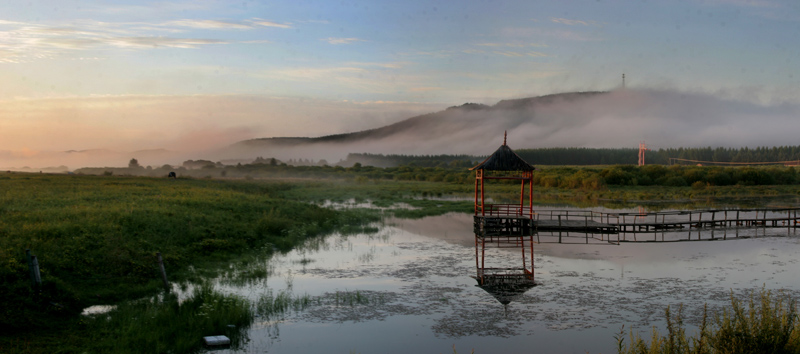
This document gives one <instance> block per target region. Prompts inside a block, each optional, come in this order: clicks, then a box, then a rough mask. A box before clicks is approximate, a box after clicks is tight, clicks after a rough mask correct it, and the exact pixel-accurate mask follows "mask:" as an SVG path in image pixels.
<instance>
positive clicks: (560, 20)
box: [550, 17, 594, 26]
mask: <svg viewBox="0 0 800 354" xmlns="http://www.w3.org/2000/svg"><path fill="white" fill-rule="evenodd" d="M550 21H553V22H555V23H560V24H562V25H567V26H590V25H592V24H594V22H587V21H581V20H569V19H566V18H558V17H551V18H550Z"/></svg>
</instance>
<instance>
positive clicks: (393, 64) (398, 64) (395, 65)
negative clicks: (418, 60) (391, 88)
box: [345, 61, 408, 69]
mask: <svg viewBox="0 0 800 354" xmlns="http://www.w3.org/2000/svg"><path fill="white" fill-rule="evenodd" d="M345 65H352V66H366V67H370V66H371V67H380V68H385V69H400V68H402V67H404V66H406V65H408V62H389V63H380V62H375V63H372V62H358V61H353V62H348V63H345Z"/></svg>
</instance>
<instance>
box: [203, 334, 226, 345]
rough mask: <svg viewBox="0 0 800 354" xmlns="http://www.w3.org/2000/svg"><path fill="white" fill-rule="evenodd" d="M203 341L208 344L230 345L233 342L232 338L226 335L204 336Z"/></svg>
mask: <svg viewBox="0 0 800 354" xmlns="http://www.w3.org/2000/svg"><path fill="white" fill-rule="evenodd" d="M203 342H205V343H206V345H208V346H218V345H228V344H231V340H230V338H228V337H226V336H208V337H203Z"/></svg>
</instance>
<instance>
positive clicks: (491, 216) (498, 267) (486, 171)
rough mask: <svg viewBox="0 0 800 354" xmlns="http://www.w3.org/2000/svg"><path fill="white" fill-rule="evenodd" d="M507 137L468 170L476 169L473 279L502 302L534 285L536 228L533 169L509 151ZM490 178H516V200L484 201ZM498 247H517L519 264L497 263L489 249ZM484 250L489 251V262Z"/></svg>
mask: <svg viewBox="0 0 800 354" xmlns="http://www.w3.org/2000/svg"><path fill="white" fill-rule="evenodd" d="M506 139H507V136H504V137H503V145H502V146H500V148H498V149H497V151H495V152H494V153H493V154H492V155H491V156H489V157H488V158H487V159H486V160H484V161H483V162H481V163H480V164H478V165H477V166H475V167H473V168H471V169H470V170H471V171H475V215H474V217H473V218H474V232H475V268H476V270H477V274H476V276H475V279H476V280H477V281H478V286H479V287H480V288H482V289H484V290H486V291H487V292H488V293H489V294H491V295H492V296H494V297H495V298H496V299H497V300H498V301H500V303H502V304H503V305H507V304H508V303H510V302H511V301H512V300H514V299H516V298H517V297H519V296H520V295H522V294H523V293H524V292H525V291H527V290H529V289H530V288H532V287H534V286H535V285H536V283H535V282H534V274H533V271H534V267H533V235H534V233H535V232H536V230H535V227H534V223H533V215H534V214H533V200H532V193H533V171H534V170H535V168H534V167H533V166H531V165H530V164H528V163H527V162H525V161H524V160H523V159H522V158H521V157H519V155H517V154H516V153H515V152H514V151H513V150H511V148H510V147H508V144H507V142H506ZM492 180H499V181H502V180H517V181H519V182H520V195H519V203H513V204H487V203H486V194H485V187H486V182H487V181H492ZM526 185H527V188H526ZM526 189H527V193H526ZM526 195H527V198H526ZM526 199H527V203H526ZM497 248H515V249H518V250H519V251H520V253H521V255H522V261H521V267H519V266H517V267H514V266H511V265H509V264H497V263H498V262H497V260H496V259H492V258H493V257H491V254H492V253H493V252H491V251H489V250H491V249H497ZM487 253H490V257H488V258H489V259H488V262H487ZM502 259H506V257H502ZM493 260H494V262H493Z"/></svg>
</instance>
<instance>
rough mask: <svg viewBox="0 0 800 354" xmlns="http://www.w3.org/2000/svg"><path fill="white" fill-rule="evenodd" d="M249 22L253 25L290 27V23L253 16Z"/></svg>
mask: <svg viewBox="0 0 800 354" xmlns="http://www.w3.org/2000/svg"><path fill="white" fill-rule="evenodd" d="M249 22H251V23H252V24H254V25H258V26H264V27H278V28H292V25H291V24H289V23H277V22H272V21H268V20H264V19H260V18H254V19H252V20H250V21H249Z"/></svg>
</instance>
